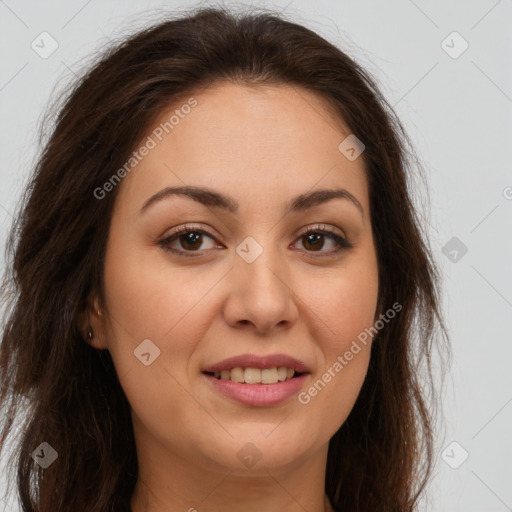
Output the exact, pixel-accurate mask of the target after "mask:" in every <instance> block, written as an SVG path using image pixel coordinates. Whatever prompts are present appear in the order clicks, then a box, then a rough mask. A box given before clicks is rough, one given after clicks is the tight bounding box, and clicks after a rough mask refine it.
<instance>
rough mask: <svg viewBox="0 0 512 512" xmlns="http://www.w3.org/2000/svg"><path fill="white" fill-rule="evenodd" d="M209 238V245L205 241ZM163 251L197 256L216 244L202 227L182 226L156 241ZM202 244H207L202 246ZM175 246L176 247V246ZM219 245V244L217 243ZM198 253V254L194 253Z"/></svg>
mask: <svg viewBox="0 0 512 512" xmlns="http://www.w3.org/2000/svg"><path fill="white" fill-rule="evenodd" d="M208 240H210V245H209V246H208V245H207V241H208ZM158 245H160V246H161V247H162V248H163V249H164V250H165V251H168V252H172V253H176V254H179V255H182V256H199V255H200V253H202V252H203V251H206V250H209V249H212V248H214V247H215V246H216V244H215V239H214V238H213V236H212V235H210V234H209V233H207V232H206V231H205V230H203V229H196V228H183V229H181V230H179V231H176V232H174V233H173V234H171V235H170V236H168V237H166V238H164V239H163V240H161V241H160V242H158ZM204 245H207V246H206V247H204ZM176 246H177V247H176ZM217 247H219V245H217ZM220 248H222V247H220ZM194 253H198V254H194Z"/></svg>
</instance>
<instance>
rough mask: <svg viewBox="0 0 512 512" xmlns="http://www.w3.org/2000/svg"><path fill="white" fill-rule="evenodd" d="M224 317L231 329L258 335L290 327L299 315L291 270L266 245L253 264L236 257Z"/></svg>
mask: <svg viewBox="0 0 512 512" xmlns="http://www.w3.org/2000/svg"><path fill="white" fill-rule="evenodd" d="M229 275H230V283H231V284H230V287H229V297H228V298H227V301H226V303H225V308H224V317H225V319H226V322H227V323H228V324H229V325H230V326H231V327H234V328H237V329H246V330H253V331H255V332H257V333H258V334H266V333H270V332H272V331H274V330H276V329H289V328H290V327H291V326H292V325H293V324H295V322H296V321H297V318H298V308H297V303H296V299H297V297H296V295H295V294H294V292H293V282H292V278H291V277H290V275H291V274H290V272H288V271H287V270H286V268H285V265H284V264H283V262H281V261H280V260H279V255H277V254H276V252H275V251H272V250H270V249H267V248H265V249H264V250H263V252H262V253H261V255H260V256H259V257H258V258H257V259H256V260H255V261H253V262H252V263H248V262H247V261H245V260H244V259H243V258H241V257H239V256H238V255H237V256H236V260H235V264H234V268H233V270H232V271H231V272H230V273H229Z"/></svg>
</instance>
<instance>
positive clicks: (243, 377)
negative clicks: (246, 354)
mask: <svg viewBox="0 0 512 512" xmlns="http://www.w3.org/2000/svg"><path fill="white" fill-rule="evenodd" d="M203 373H204V374H205V375H209V376H210V377H213V378H215V379H217V380H227V381H231V382H237V383H239V384H268V385H272V384H278V383H279V382H285V381H289V380H292V379H296V378H298V377H300V376H302V375H305V374H306V373H309V372H298V371H297V370H295V369H293V368H288V367H286V366H274V367H272V368H255V367H250V366H249V367H245V368H244V367H241V366H237V367H235V368H232V369H231V370H222V371H216V372H207V371H205V372H203Z"/></svg>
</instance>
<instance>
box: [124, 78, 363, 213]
mask: <svg viewBox="0 0 512 512" xmlns="http://www.w3.org/2000/svg"><path fill="white" fill-rule="evenodd" d="M191 99H192V101H190V100H191ZM190 105H194V106H193V107H190ZM348 135H350V130H349V128H348V127H347V126H346V125H345V124H344V123H343V121H342V120H341V119H340V118H339V116H336V115H335V114H334V113H333V111H332V110H331V109H330V108H329V105H328V104H327V102H326V100H324V99H323V98H321V97H319V96H318V95H316V94H315V93H312V92H310V91H307V90H305V89H302V88H299V87H296V86H290V85H276V86H264V87H260V86H258V87H253V86H251V87H249V86H244V85H235V84H231V83H223V84H219V85H216V86H214V87H211V88H208V89H206V90H203V91H201V92H198V93H196V94H191V95H190V96H187V97H185V98H184V99H183V100H181V101H178V102H175V103H174V104H173V105H172V106H170V107H169V108H167V109H165V110H163V111H162V112H160V113H159V115H158V116H157V118H156V119H155V120H154V121H153V123H152V124H151V126H150V127H149V128H148V130H147V133H146V134H145V136H144V137H143V140H142V143H141V144H144V143H147V142H149V140H150V139H151V141H152V142H151V146H152V149H151V150H150V151H149V152H148V153H147V154H146V156H144V158H142V159H141V161H140V163H139V164H138V165H137V167H136V169H135V170H134V172H131V173H130V174H129V175H128V176H127V177H126V178H125V179H124V180H123V183H122V188H123V191H122V194H121V195H122V196H123V198H122V201H123V202H126V201H128V202H130V203H133V205H134V206H135V205H138V207H139V208H140V207H141V206H142V204H143V202H144V200H145V199H146V198H147V197H148V196H149V195H151V194H154V193H155V192H157V191H158V190H160V189H161V188H164V187H166V186H176V185H180V186H181V185H193V186H204V187H208V188H212V189H222V190H223V191H224V192H226V193H227V194H229V195H232V196H234V197H239V198H242V199H243V200H245V201H249V202H250V201H251V199H255V200H258V201H259V202H260V204H262V203H261V201H262V200H263V201H264V202H265V204H267V203H268V206H270V204H271V203H272V202H275V201H278V202H280V203H282V202H283V194H286V195H288V194H289V195H296V194H300V193H303V192H304V191H306V190H311V189H314V188H326V187H340V186H342V187H344V188H347V189H349V190H350V192H351V193H352V194H354V195H355V196H356V197H358V199H359V201H360V202H361V204H362V205H363V207H364V208H365V209H367V208H368V203H367V201H368V197H367V195H368V194H367V188H366V176H365V169H364V162H363V159H362V158H357V159H356V160H353V161H350V160H348V159H347V158H346V157H345V156H344V155H343V154H342V153H341V152H340V150H339V149H338V146H339V144H340V143H341V142H342V141H343V140H344V139H345V138H346V137H347V136H348ZM120 192H121V191H120ZM263 196H264V197H263Z"/></svg>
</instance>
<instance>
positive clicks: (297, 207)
mask: <svg viewBox="0 0 512 512" xmlns="http://www.w3.org/2000/svg"><path fill="white" fill-rule="evenodd" d="M172 196H183V197H188V198H190V199H193V200H194V201H196V202H198V203H201V204H202V205H204V206H207V207H211V208H218V209H220V210H225V211H228V212H230V213H236V212H237V211H238V209H239V204H238V203H237V202H236V200H235V199H233V198H232V197H229V196H226V195H224V194H221V193H220V192H215V191H213V190H210V189H208V188H203V187H194V186H182V187H166V188H164V189H162V190H160V191H159V192H157V193H156V194H154V195H152V196H151V197H150V198H148V199H147V200H146V201H145V202H144V204H143V205H142V208H141V210H140V213H143V212H144V211H146V210H147V209H148V208H149V207H150V206H151V205H153V204H155V203H157V202H160V201H162V200H164V199H167V198H169V197H172ZM333 199H347V200H349V201H350V202H351V203H352V204H353V205H354V206H356V207H357V209H358V210H359V212H360V213H361V216H362V217H363V218H364V210H363V207H362V206H361V203H360V202H359V201H358V200H357V198H356V197H355V196H353V195H352V194H351V193H350V192H349V191H348V190H346V189H344V188H334V189H331V188H327V189H319V190H313V191H312V192H305V193H304V194H300V195H298V196H296V197H294V198H292V199H291V200H290V201H288V202H287V203H285V207H284V213H285V215H286V214H288V213H290V212H301V211H306V210H308V209H310V208H313V207H314V206H318V205H320V204H322V203H326V202H327V201H331V200H333Z"/></svg>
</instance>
